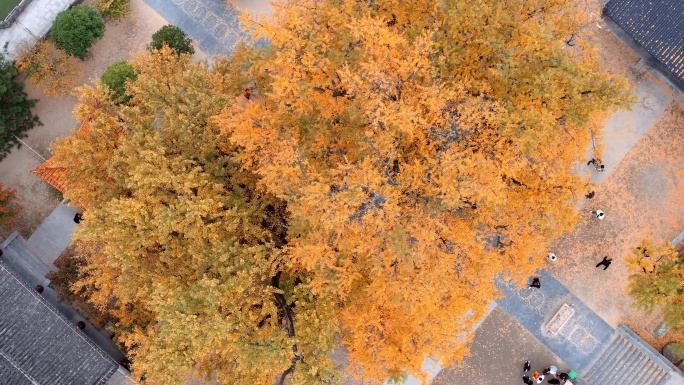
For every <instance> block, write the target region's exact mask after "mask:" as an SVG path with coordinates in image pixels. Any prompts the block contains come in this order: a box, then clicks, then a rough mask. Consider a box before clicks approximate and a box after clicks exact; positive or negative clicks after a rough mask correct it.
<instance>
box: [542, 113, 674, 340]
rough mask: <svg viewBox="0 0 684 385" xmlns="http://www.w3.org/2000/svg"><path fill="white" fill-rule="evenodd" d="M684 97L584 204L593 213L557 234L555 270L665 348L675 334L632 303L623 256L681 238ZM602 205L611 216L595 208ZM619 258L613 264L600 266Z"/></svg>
mask: <svg viewBox="0 0 684 385" xmlns="http://www.w3.org/2000/svg"><path fill="white" fill-rule="evenodd" d="M682 128H684V103H672V104H671V105H670V106H669V107H668V109H667V110H665V112H664V113H663V114H662V115H661V116H660V118H659V119H658V121H657V122H656V123H655V124H654V125H653V126H651V128H650V129H649V130H648V131H647V132H646V134H645V135H644V136H643V137H642V138H641V139H640V140H639V142H638V143H637V144H636V146H634V147H633V148H632V150H631V151H630V152H629V153H628V154H627V156H625V158H624V159H623V160H622V162H620V164H619V165H618V167H617V168H616V169H615V171H614V172H613V174H612V175H611V176H610V178H609V179H608V180H606V181H605V182H604V183H603V184H602V185H601V186H599V187H598V189H597V190H596V197H595V198H594V199H592V200H590V201H588V202H587V203H586V204H585V205H584V207H583V210H585V211H586V214H587V215H586V221H585V222H584V223H581V224H580V225H578V226H577V227H576V228H575V230H573V231H572V232H570V233H568V234H566V235H565V236H564V237H563V238H562V239H560V241H559V242H558V248H557V250H556V254H557V255H559V256H562V257H561V260H562V262H563V263H561V264H560V265H558V266H554V267H553V269H552V270H553V273H554V275H555V276H556V277H558V278H559V279H560V280H561V281H562V282H563V283H564V284H565V285H566V286H567V287H568V288H569V289H570V290H571V291H572V292H573V293H574V294H575V295H577V296H578V297H579V298H580V299H582V300H583V301H584V302H585V303H586V304H587V305H588V306H590V307H591V308H592V309H593V310H594V311H597V312H598V313H600V314H602V315H603V318H604V319H605V318H606V317H608V318H609V319H606V321H607V322H609V323H610V324H611V325H612V326H617V324H620V323H625V324H627V326H629V327H630V328H631V329H632V330H634V331H635V332H636V333H637V334H639V335H640V336H641V337H642V338H644V339H645V340H646V341H648V342H649V343H650V344H652V345H653V346H654V347H655V348H657V349H660V348H662V346H664V345H665V344H666V343H668V342H670V341H671V340H672V339H673V338H677V337H680V336H676V335H675V334H674V333H672V332H671V333H668V334H667V335H666V336H665V337H664V338H657V337H655V336H654V335H653V334H651V332H650V331H652V330H653V329H654V328H655V326H656V325H658V323H659V322H660V321H661V320H662V319H661V318H660V316H659V314H657V313H656V314H645V313H644V312H643V311H641V310H638V309H635V308H634V307H632V301H631V298H630V297H629V296H628V295H627V287H628V283H629V280H628V278H629V274H630V272H629V271H628V269H627V264H626V262H625V261H624V257H625V256H627V255H628V254H629V253H630V250H631V249H632V248H634V247H636V246H638V245H639V244H640V243H641V240H643V239H651V240H653V241H654V242H655V243H660V242H661V241H666V240H667V241H669V240H672V239H674V238H675V237H676V236H677V235H678V234H679V233H680V232H681V231H682V230H683V229H684V156H683V155H682V154H684V130H682ZM596 209H601V210H603V211H604V212H605V213H606V217H605V219H604V220H602V221H601V220H598V219H596V218H594V217H593V216H592V215H591V214H589V210H596ZM603 256H608V258H612V259H613V263H612V264H611V266H610V268H609V269H608V270H605V271H604V270H603V269H602V268H596V267H595V265H596V264H597V263H598V262H599V261H600V260H601V259H602V258H603Z"/></svg>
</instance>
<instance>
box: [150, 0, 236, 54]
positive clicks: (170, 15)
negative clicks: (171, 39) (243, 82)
mask: <svg viewBox="0 0 684 385" xmlns="http://www.w3.org/2000/svg"><path fill="white" fill-rule="evenodd" d="M145 3H147V4H148V5H149V6H150V7H152V8H153V9H154V10H155V11H157V12H159V14H160V15H161V16H162V17H163V18H164V19H166V20H167V21H168V22H169V23H171V24H173V25H175V26H177V27H179V28H180V29H182V30H183V31H185V33H187V34H188V36H190V37H191V38H192V39H193V40H196V41H197V42H199V46H200V48H201V49H202V50H203V51H205V52H207V53H208V54H215V53H217V54H222V55H230V54H231V53H232V52H233V50H235V48H236V47H237V45H238V44H240V42H242V41H244V40H247V39H248V35H247V34H245V33H244V32H242V29H241V27H240V11H238V10H237V9H236V8H235V7H234V6H232V5H230V4H228V2H226V1H224V0H145Z"/></svg>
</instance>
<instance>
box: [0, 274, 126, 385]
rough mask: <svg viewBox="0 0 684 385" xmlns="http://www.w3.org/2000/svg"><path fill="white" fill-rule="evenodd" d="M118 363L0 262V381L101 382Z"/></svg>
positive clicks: (31, 383) (80, 384) (53, 384)
mask: <svg viewBox="0 0 684 385" xmlns="http://www.w3.org/2000/svg"><path fill="white" fill-rule="evenodd" d="M117 367H118V365H117V364H116V363H115V362H114V361H113V360H112V359H110V358H109V357H108V356H107V355H106V354H105V353H104V352H103V351H102V350H100V349H99V348H97V347H96V346H95V345H93V344H92V343H91V342H90V341H89V340H88V339H87V337H85V336H84V335H83V334H82V333H81V332H80V331H79V330H78V329H76V328H75V327H74V326H73V325H72V324H71V322H70V321H68V320H67V319H65V318H64V317H63V316H62V315H60V314H59V312H58V311H57V310H56V309H55V308H53V307H52V306H51V305H50V304H49V303H47V301H45V300H44V299H43V298H42V297H41V296H40V294H38V293H36V292H35V291H34V290H33V289H31V288H29V287H27V286H26V284H24V282H22V281H21V280H20V279H19V278H18V276H17V275H15V274H14V273H13V272H12V271H11V270H9V268H8V267H7V265H5V264H4V263H3V262H0V382H1V383H2V384H12V385H24V384H27V385H38V384H40V385H62V384H64V385H90V384H92V385H96V384H104V383H105V382H106V381H107V379H108V378H109V377H111V375H112V374H113V373H114V371H116V368H117Z"/></svg>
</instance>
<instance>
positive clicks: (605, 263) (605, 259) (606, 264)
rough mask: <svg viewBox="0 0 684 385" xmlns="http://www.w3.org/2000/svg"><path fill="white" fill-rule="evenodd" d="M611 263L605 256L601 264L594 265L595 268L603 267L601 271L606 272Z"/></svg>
mask: <svg viewBox="0 0 684 385" xmlns="http://www.w3.org/2000/svg"><path fill="white" fill-rule="evenodd" d="M612 262H613V260H612V259H609V258H608V256H605V257H603V260H602V261H601V262H599V263H597V264H596V267H599V266H604V267H603V270H606V269H607V268H608V267H609V266H610V264H611V263H612Z"/></svg>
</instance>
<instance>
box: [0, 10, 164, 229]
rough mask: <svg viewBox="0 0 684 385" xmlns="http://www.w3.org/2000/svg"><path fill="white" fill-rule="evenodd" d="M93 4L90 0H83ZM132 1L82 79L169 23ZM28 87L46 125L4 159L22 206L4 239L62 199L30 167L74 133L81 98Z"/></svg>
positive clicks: (2, 172) (1, 175)
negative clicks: (129, 10) (57, 143)
mask: <svg viewBox="0 0 684 385" xmlns="http://www.w3.org/2000/svg"><path fill="white" fill-rule="evenodd" d="M92 3H93V1H92V0H88V1H86V2H85V4H92ZM130 5H131V12H130V14H128V15H127V16H126V17H124V18H123V19H121V20H109V21H107V23H106V27H105V35H104V37H103V38H102V39H101V40H100V41H98V42H97V43H96V44H95V45H94V46H93V47H91V49H90V56H89V58H88V59H87V60H85V61H83V62H82V63H81V64H82V66H83V76H82V77H81V81H80V84H87V83H91V82H92V81H94V80H96V79H98V78H99V77H100V76H101V75H102V73H103V72H104V70H105V69H106V68H107V67H108V66H109V65H111V64H112V63H114V62H116V61H119V60H126V59H129V58H130V57H131V55H132V54H133V53H135V52H137V51H139V50H141V49H144V48H145V46H146V45H147V44H148V43H149V42H150V41H151V39H152V34H153V33H154V32H156V31H157V30H158V29H159V28H161V27H162V26H163V25H165V24H167V22H166V21H165V20H164V19H163V18H162V17H161V16H159V14H158V13H156V12H155V11H154V10H153V9H152V8H150V7H149V6H147V4H145V3H144V1H143V0H131V2H130ZM26 92H27V93H28V94H29V96H30V97H32V98H34V99H38V100H39V102H38V104H37V105H36V106H35V107H34V109H33V112H34V113H35V114H36V115H38V116H39V117H40V120H41V121H42V122H43V126H39V127H36V128H34V129H33V130H31V131H30V132H28V137H27V138H26V139H24V142H25V143H26V146H22V147H21V148H18V149H15V150H13V151H12V153H11V154H9V155H8V156H7V157H6V158H5V159H3V160H2V162H0V181H2V183H3V185H4V186H5V187H12V188H14V189H15V190H16V192H17V202H18V203H19V204H21V205H22V206H24V209H23V211H22V212H21V214H20V215H19V216H18V218H17V220H16V222H15V223H14V224H12V225H10V226H5V227H2V228H0V237H3V238H5V237H7V236H8V235H9V234H10V233H12V231H14V230H19V232H20V233H21V234H22V235H23V236H24V237H25V238H28V237H29V236H30V234H31V233H33V231H34V230H35V229H36V228H37V227H38V225H39V224H40V223H41V222H42V221H43V220H44V219H45V218H46V217H47V216H48V215H49V214H50V212H51V211H52V210H53V209H54V208H55V206H56V205H57V203H59V201H60V199H61V195H60V194H59V192H57V191H56V190H55V189H53V188H52V187H50V186H49V185H48V184H47V183H45V182H43V181H42V180H40V179H39V178H37V177H36V176H34V175H33V174H31V172H30V171H31V170H32V169H34V168H35V167H37V166H39V165H40V164H41V163H42V162H43V161H44V159H47V158H49V157H50V144H51V143H52V142H53V141H54V140H55V139H56V138H58V137H66V136H68V135H70V134H71V133H72V132H73V131H74V129H75V128H76V127H77V125H78V122H77V121H76V119H74V117H73V116H72V111H73V109H74V107H75V106H76V102H77V100H76V97H75V96H74V95H67V96H62V97H56V98H55V97H50V96H47V95H45V94H44V93H43V92H42V91H41V90H40V89H37V88H36V87H33V86H32V85H31V84H26ZM29 147H30V148H29Z"/></svg>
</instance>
